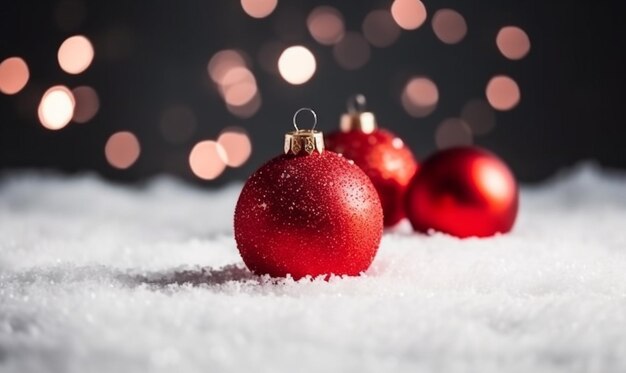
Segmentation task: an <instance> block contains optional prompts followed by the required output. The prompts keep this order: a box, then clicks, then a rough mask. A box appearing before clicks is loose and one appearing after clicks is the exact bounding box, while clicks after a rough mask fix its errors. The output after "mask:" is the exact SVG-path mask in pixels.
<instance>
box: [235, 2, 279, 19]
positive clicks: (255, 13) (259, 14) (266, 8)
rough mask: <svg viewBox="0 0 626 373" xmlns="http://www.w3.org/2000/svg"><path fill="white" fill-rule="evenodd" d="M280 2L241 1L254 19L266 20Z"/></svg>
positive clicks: (242, 5) (244, 9)
mask: <svg viewBox="0 0 626 373" xmlns="http://www.w3.org/2000/svg"><path fill="white" fill-rule="evenodd" d="M277 4H278V0H241V7H242V8H243V11H244V12H246V14H248V15H249V16H250V17H252V18H265V17H267V16H269V15H270V14H272V12H273V11H274V9H276V5H277Z"/></svg>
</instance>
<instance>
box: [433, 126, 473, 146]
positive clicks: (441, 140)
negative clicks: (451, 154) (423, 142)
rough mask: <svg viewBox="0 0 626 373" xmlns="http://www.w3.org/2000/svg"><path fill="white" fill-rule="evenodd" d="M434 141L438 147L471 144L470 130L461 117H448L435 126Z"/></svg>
mask: <svg viewBox="0 0 626 373" xmlns="http://www.w3.org/2000/svg"><path fill="white" fill-rule="evenodd" d="M435 143H436V144H437V148H438V149H445V148H451V147H454V146H462V145H471V144H472V131H471V129H470V128H469V126H468V125H467V123H465V122H464V121H463V120H462V119H459V118H448V119H445V120H444V121H443V122H441V124H439V127H437V131H436V132H435Z"/></svg>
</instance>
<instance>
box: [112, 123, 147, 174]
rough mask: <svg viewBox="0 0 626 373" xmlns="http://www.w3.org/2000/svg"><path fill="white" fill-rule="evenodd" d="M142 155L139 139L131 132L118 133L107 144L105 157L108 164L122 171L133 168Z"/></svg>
mask: <svg viewBox="0 0 626 373" xmlns="http://www.w3.org/2000/svg"><path fill="white" fill-rule="evenodd" d="M140 153H141V147H140V145H139V140H138V139H137V137H136V136H135V135H134V134H133V133H132V132H129V131H120V132H116V133H114V134H113V135H111V137H109V139H108V140H107V142H106V145H105V146H104V155H105V157H106V159H107V162H109V164H110V165H111V166H113V167H115V168H119V169H121V170H124V169H127V168H129V167H130V166H132V165H133V164H134V163H135V162H136V161H137V159H138V158H139V154H140Z"/></svg>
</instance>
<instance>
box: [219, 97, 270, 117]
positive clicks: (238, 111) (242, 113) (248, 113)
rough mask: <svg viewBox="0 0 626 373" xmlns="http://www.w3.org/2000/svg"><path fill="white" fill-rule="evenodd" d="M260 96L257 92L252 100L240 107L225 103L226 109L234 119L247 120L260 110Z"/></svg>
mask: <svg viewBox="0 0 626 373" xmlns="http://www.w3.org/2000/svg"><path fill="white" fill-rule="evenodd" d="M261 104H262V101H261V95H260V94H259V92H258V91H257V94H256V95H254V97H252V100H250V101H248V102H247V103H246V104H244V105H241V106H236V105H230V104H229V103H228V102H227V103H226V109H228V111H229V112H230V113H231V114H233V115H234V116H236V117H239V118H242V119H247V118H250V117H252V116H253V115H254V114H256V113H257V112H258V111H259V109H260V108H261Z"/></svg>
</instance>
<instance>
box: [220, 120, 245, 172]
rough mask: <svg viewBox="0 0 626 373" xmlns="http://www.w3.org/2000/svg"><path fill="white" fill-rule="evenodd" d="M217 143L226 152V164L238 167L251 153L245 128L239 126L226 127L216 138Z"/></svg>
mask: <svg viewBox="0 0 626 373" xmlns="http://www.w3.org/2000/svg"><path fill="white" fill-rule="evenodd" d="M217 143H218V144H220V145H221V146H222V148H224V151H225V152H226V165H227V166H229V167H239V166H241V165H243V164H244V163H245V162H246V161H247V160H248V158H250V154H251V153H252V144H251V143H250V137H249V136H248V134H247V132H246V130H244V129H243V128H239V127H229V128H226V129H225V130H224V131H222V133H221V134H220V136H219V137H218V138H217Z"/></svg>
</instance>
